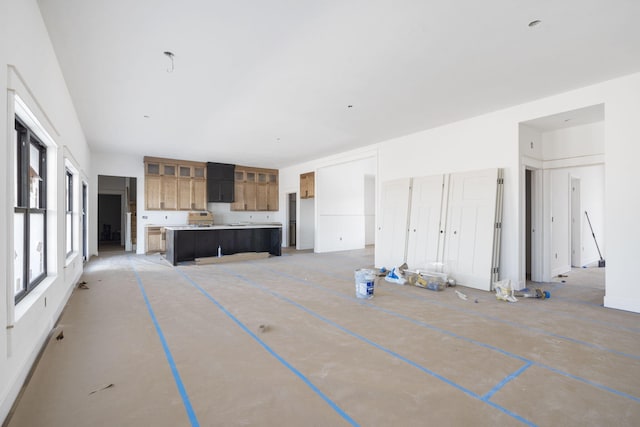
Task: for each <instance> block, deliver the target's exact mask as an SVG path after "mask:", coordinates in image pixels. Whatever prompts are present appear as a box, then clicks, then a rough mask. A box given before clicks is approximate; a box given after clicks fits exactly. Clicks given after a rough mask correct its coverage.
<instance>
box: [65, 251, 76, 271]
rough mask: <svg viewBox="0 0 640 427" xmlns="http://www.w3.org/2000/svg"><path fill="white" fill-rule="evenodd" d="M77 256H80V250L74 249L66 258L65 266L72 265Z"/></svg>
mask: <svg viewBox="0 0 640 427" xmlns="http://www.w3.org/2000/svg"><path fill="white" fill-rule="evenodd" d="M77 256H78V251H73V252H71V253H69V255H67V257H66V258H65V260H64V268H67V267H69V265H71V263H72V262H73V261H74V260H75V259H76V257H77Z"/></svg>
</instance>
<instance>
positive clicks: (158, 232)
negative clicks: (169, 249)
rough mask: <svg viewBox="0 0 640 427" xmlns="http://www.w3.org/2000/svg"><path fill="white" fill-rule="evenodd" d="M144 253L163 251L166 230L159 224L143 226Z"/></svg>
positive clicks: (164, 248)
mask: <svg viewBox="0 0 640 427" xmlns="http://www.w3.org/2000/svg"><path fill="white" fill-rule="evenodd" d="M145 241H146V244H147V245H146V251H145V252H146V253H154V252H165V250H166V241H167V240H166V230H165V228H164V227H160V226H147V227H145Z"/></svg>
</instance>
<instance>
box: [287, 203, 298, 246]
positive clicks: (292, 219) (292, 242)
mask: <svg viewBox="0 0 640 427" xmlns="http://www.w3.org/2000/svg"><path fill="white" fill-rule="evenodd" d="M288 197H289V203H288V207H289V209H288V210H289V228H288V231H289V232H288V235H289V244H288V246H289V247H291V248H295V247H296V210H297V209H296V198H297V194H296V193H289V194H288Z"/></svg>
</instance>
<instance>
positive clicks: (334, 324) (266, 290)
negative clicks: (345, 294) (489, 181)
mask: <svg viewBox="0 0 640 427" xmlns="http://www.w3.org/2000/svg"><path fill="white" fill-rule="evenodd" d="M221 269H222V270H223V271H225V272H227V274H229V275H231V276H234V277H237V278H238V279H240V280H242V281H244V282H245V283H247V284H249V285H250V286H252V287H254V288H257V289H260V290H262V291H263V292H266V293H268V294H271V295H273V296H274V297H276V298H278V299H280V300H282V301H284V302H286V303H288V304H291V305H293V306H294V307H297V308H299V309H300V310H302V311H304V312H305V313H308V314H310V315H311V316H313V317H315V318H317V319H319V320H321V321H323V322H325V323H327V324H329V325H331V326H333V327H335V328H337V329H339V330H341V331H343V332H345V333H346V334H348V335H350V336H352V337H354V338H356V339H358V340H360V341H363V342H365V343H367V344H369V345H371V346H373V347H374V348H376V349H378V350H381V351H383V352H385V353H387V354H389V355H391V356H393V357H395V358H397V359H399V360H401V361H403V362H405V363H407V364H408V365H410V366H413V367H415V368H417V369H419V370H420V371H422V372H424V373H426V374H428V375H430V376H432V377H434V378H437V379H439V380H440V381H442V382H444V383H446V384H448V385H450V386H452V387H454V388H456V389H458V390H460V391H462V392H463V393H465V394H466V395H468V396H470V397H472V398H474V399H478V400H480V401H483V402H485V403H487V404H488V405H490V406H492V407H494V408H496V409H498V410H499V411H501V412H503V413H504V414H507V415H509V416H511V417H513V418H515V419H516V420H518V421H520V422H522V423H523V424H526V425H528V426H535V424H534V423H533V422H531V421H529V420H527V419H526V418H523V417H522V416H520V415H518V414H516V413H515V412H513V411H511V410H509V409H507V408H505V407H503V406H500V405H498V404H496V403H494V402H491V401H489V400H484V399H483V398H482V397H481V396H480V395H478V394H477V393H474V392H473V391H471V390H469V389H467V388H466V387H463V386H462V385H460V384H457V383H456V382H454V381H452V380H450V379H448V378H446V377H444V376H442V375H440V374H438V373H436V372H434V371H432V370H430V369H429V368H427V367H425V366H422V365H420V364H419V363H417V362H414V361H413V360H411V359H408V358H406V357H404V356H402V355H401V354H398V353H396V352H394V351H393V350H390V349H388V348H386V347H383V346H381V345H380V344H377V343H375V342H373V341H371V340H370V339H368V338H366V337H363V336H362V335H359V334H357V333H355V332H353V331H351V330H349V329H347V328H345V327H344V326H341V325H339V324H337V323H336V322H334V321H332V320H330V319H327V318H326V317H324V316H322V315H320V314H318V313H316V312H314V311H313V310H310V309H308V308H306V307H305V306H303V305H301V304H299V303H297V302H295V301H293V300H291V299H289V298H287V297H285V296H283V295H280V294H278V293H277V292H274V291H272V290H271V289H269V288H267V287H265V286H262V285H260V284H258V283H256V282H254V281H252V280H251V279H248V278H246V277H244V276H242V275H240V274H235V273H233V272H230V271H229V270H228V269H226V268H221ZM183 275H185V277H188V276H186V274H184V273H183Z"/></svg>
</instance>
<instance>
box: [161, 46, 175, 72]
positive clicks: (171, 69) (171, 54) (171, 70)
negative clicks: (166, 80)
mask: <svg viewBox="0 0 640 427" xmlns="http://www.w3.org/2000/svg"><path fill="white" fill-rule="evenodd" d="M163 53H164V54H165V56H166V57H167V58H169V59H170V60H171V67H170V68H167V73H173V69H174V66H173V57H174V56H175V54H174V53H173V52H171V51H169V50H165V51H164V52H163Z"/></svg>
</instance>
